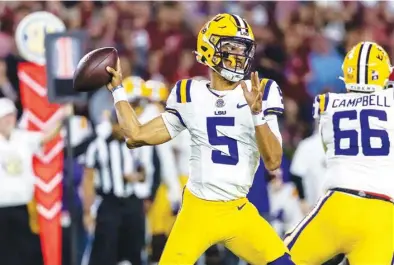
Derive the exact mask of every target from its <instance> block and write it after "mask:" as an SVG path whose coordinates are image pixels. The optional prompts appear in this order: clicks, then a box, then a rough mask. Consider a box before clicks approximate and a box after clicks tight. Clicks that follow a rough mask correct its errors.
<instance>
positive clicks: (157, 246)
mask: <svg viewBox="0 0 394 265" xmlns="http://www.w3.org/2000/svg"><path fill="white" fill-rule="evenodd" d="M144 91H146V92H144V93H143V96H144V98H145V99H146V100H149V103H148V104H147V105H146V107H145V110H144V111H143V112H142V114H141V116H140V117H139V121H140V122H146V121H149V120H151V119H153V118H155V117H157V116H158V115H159V114H160V113H162V112H163V111H164V106H163V104H162V102H165V100H166V99H167V98H168V88H167V87H166V86H165V84H164V83H162V82H160V81H156V80H148V81H146V82H145V89H144ZM172 142H173V140H171V141H169V142H167V143H164V144H161V145H159V146H157V153H158V158H159V161H160V171H161V177H162V182H161V183H160V185H159V187H158V188H157V192H156V195H155V198H154V201H153V203H152V205H151V207H150V209H149V212H148V215H147V217H148V221H149V222H148V223H149V228H150V232H151V234H152V238H151V262H152V264H157V263H158V262H159V259H160V256H161V254H162V252H163V249H164V245H165V243H166V241H167V237H168V233H169V229H170V227H171V226H172V225H170V222H171V220H172V219H173V218H174V216H175V215H176V214H177V211H178V210H179V206H180V200H181V194H182V189H181V185H180V181H179V178H178V174H177V170H176V162H177V161H176V157H175V153H174V152H173V148H172V147H173V143H172Z"/></svg>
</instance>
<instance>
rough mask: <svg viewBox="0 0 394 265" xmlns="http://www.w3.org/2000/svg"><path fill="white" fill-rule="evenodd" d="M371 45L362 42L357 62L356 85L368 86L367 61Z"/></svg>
mask: <svg viewBox="0 0 394 265" xmlns="http://www.w3.org/2000/svg"><path fill="white" fill-rule="evenodd" d="M371 48H372V43H370V42H364V43H363V44H362V45H361V47H360V51H359V55H358V60H357V69H358V73H357V84H368V61H369V54H370V52H371Z"/></svg>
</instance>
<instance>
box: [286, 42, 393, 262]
mask: <svg viewBox="0 0 394 265" xmlns="http://www.w3.org/2000/svg"><path fill="white" fill-rule="evenodd" d="M358 57H359V58H360V59H357V58H358ZM369 57H370V59H368V58H369ZM385 57H387V54H386V55H385V54H382V49H381V48H380V47H379V46H377V45H375V44H373V43H368V42H365V43H361V44H359V45H357V46H356V47H355V48H354V49H353V50H352V51H351V52H350V55H349V54H348V55H347V59H348V60H355V61H356V62H357V61H358V62H357V63H355V64H354V66H355V65H357V68H355V69H356V70H355V71H353V70H354V69H353V68H352V67H353V66H352V64H351V63H349V62H347V60H346V59H345V63H344V65H345V66H346V67H344V72H347V74H346V73H345V78H346V75H347V76H348V78H349V77H351V78H354V79H356V78H357V81H355V80H354V81H355V82H354V83H353V84H349V82H346V80H345V84H346V85H347V89H348V90H349V91H352V90H353V91H356V92H372V93H347V94H333V93H328V94H324V95H320V96H318V97H316V99H315V103H314V113H315V114H314V116H315V118H319V119H320V132H321V136H322V140H323V143H324V145H325V146H326V160H327V171H326V183H325V188H326V189H327V190H328V192H327V193H326V195H325V196H323V197H322V198H321V199H320V201H319V202H318V203H317V205H316V207H315V208H314V209H313V210H312V211H311V212H310V214H309V215H308V216H307V217H306V218H305V219H304V220H303V221H302V222H301V223H300V224H299V225H298V226H297V227H296V228H295V229H294V231H293V232H292V233H291V235H290V236H289V237H288V238H287V239H286V243H287V244H288V247H289V249H290V252H291V255H292V258H293V260H294V262H295V263H296V264H299V265H317V264H322V263H323V262H325V261H327V260H329V259H331V258H332V257H334V256H335V255H337V254H340V253H344V254H346V256H347V258H348V260H349V262H350V264H357V265H384V264H393V262H394V255H393V253H394V200H393V198H394V178H393V170H394V164H393V159H394V150H393V149H394V146H393V144H392V143H394V112H393V109H394V90H393V89H385V90H382V89H380V90H379V89H376V88H377V87H379V86H380V87H381V88H383V87H384V83H385V82H382V83H380V84H379V83H377V82H376V79H377V78H383V80H385V78H388V73H389V71H388V68H389V67H388V66H386V68H385V67H382V68H378V69H376V68H374V67H376V66H379V61H384V60H385ZM374 58H375V60H377V62H376V61H375V62H373V63H371V61H370V60H374ZM360 60H361V62H363V61H366V62H368V63H360ZM361 68H362V69H361ZM365 68H366V69H365ZM368 68H370V69H368ZM371 68H372V69H371ZM349 73H350V74H349ZM385 73H386V75H387V77H386V76H385ZM360 75H362V76H360ZM379 75H381V76H380V77H379ZM382 75H383V76H382ZM351 78H350V79H351ZM361 79H363V80H364V81H360V80H361ZM360 84H361V85H360Z"/></svg>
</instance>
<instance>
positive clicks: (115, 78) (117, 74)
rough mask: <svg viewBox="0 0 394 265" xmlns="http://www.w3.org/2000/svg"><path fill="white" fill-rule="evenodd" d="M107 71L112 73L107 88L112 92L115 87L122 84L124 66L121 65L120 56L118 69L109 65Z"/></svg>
mask: <svg viewBox="0 0 394 265" xmlns="http://www.w3.org/2000/svg"><path fill="white" fill-rule="evenodd" d="M107 72H108V73H110V74H111V75H112V79H111V82H109V83H108V84H107V88H108V89H109V90H110V91H111V92H112V90H113V89H114V88H115V87H118V86H120V85H121V84H122V80H123V78H122V68H121V67H120V60H119V58H118V62H117V64H116V70H115V69H113V68H112V67H109V66H107Z"/></svg>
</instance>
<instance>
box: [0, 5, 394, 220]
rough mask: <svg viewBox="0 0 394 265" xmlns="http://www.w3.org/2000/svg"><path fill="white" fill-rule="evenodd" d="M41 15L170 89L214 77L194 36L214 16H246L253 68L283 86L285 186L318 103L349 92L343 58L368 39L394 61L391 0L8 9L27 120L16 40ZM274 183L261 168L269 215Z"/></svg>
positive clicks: (13, 65)
mask: <svg viewBox="0 0 394 265" xmlns="http://www.w3.org/2000/svg"><path fill="white" fill-rule="evenodd" d="M39 10H46V11H49V12H52V13H54V14H55V15H57V16H58V17H59V18H61V19H62V20H63V21H64V22H65V24H66V25H67V29H68V30H72V29H84V30H86V31H87V32H88V34H89V36H90V40H91V41H90V47H89V49H94V48H99V47H104V46H114V47H116V48H117V49H118V51H119V54H120V57H121V59H122V62H123V65H124V71H125V73H124V76H129V75H134V76H140V77H142V78H143V79H144V80H149V79H153V80H160V81H163V82H165V83H166V84H167V86H168V88H171V87H172V86H173V84H174V83H175V82H176V81H177V80H179V79H181V78H191V77H195V76H207V69H206V68H205V67H204V66H202V65H199V64H198V63H197V62H196V61H195V60H194V55H193V53H192V51H193V50H194V47H195V42H196V38H195V36H196V34H197V32H198V31H199V29H200V28H201V26H202V25H203V23H204V22H205V21H206V20H207V19H208V18H210V17H212V16H213V15H215V14H217V13H220V12H229V13H236V14H238V15H241V16H243V17H245V19H246V20H247V21H248V22H249V23H250V24H251V26H252V28H253V31H254V34H255V37H256V42H257V53H256V56H255V60H254V66H253V68H254V70H257V71H258V72H259V74H260V77H261V78H262V77H264V78H271V79H274V80H275V81H277V83H278V84H279V85H280V87H281V89H282V91H283V95H284V104H285V113H284V116H283V117H282V118H281V120H280V126H281V132H282V137H283V148H284V157H283V163H282V171H283V179H284V181H285V182H286V181H289V180H290V173H289V167H290V164H291V161H292V157H293V154H294V152H295V150H296V148H297V145H298V143H299V142H300V141H301V140H302V139H304V138H306V137H307V136H309V135H310V134H311V133H312V131H313V121H312V116H311V107H312V99H313V98H314V96H316V95H317V94H319V93H323V92H327V91H331V92H344V86H343V83H342V81H340V80H339V79H338V76H341V64H342V59H343V56H344V54H345V52H346V51H347V50H348V49H349V48H350V47H351V46H352V45H354V44H356V43H357V42H359V41H364V40H369V41H376V42H378V43H379V44H380V45H382V46H383V47H385V48H386V49H387V51H388V52H389V54H390V55H391V56H393V55H394V30H393V29H394V27H393V23H394V4H393V3H390V2H378V1H360V2H355V1H352V2H345V1H314V2H299V1H291V2H235V1H232V2H198V1H193V2H109V1H101V2H92V1H83V2H76V1H63V2H62V1H51V2H1V3H0V22H1V24H0V29H1V32H0V88H1V89H0V96H6V97H9V98H11V99H12V100H13V101H14V102H15V103H16V104H17V106H18V111H19V116H20V117H21V116H22V112H23V111H22V104H21V100H20V95H19V80H18V75H17V64H18V62H21V61H22V59H21V58H20V57H19V56H18V52H17V49H16V46H15V42H14V38H13V36H14V33H15V28H16V26H17V25H18V22H19V21H20V20H21V19H22V18H23V17H24V16H26V15H27V14H29V13H32V12H34V11H39ZM97 98H98V97H97V96H96V97H95V96H94V95H93V93H92V94H91V95H89V101H88V102H85V103H84V104H78V105H77V106H75V108H76V114H77V115H80V116H85V117H86V118H87V119H88V120H89V121H90V122H91V123H92V124H95V123H97V121H98V120H99V119H100V117H101V114H102V113H101V112H102V111H103V110H104V109H103V107H102V106H101V104H100V103H99V102H101V101H99V100H98V99H97ZM201 107H203V106H201ZM76 133H78V132H76ZM75 164H76V170H75V174H78V173H79V174H80V165H79V164H78V162H77V161H75ZM267 176H268V174H267V172H264V169H263V167H261V168H260V169H259V171H258V173H257V175H256V180H255V183H254V185H253V187H252V190H251V194H250V199H251V200H252V201H253V202H254V203H255V204H256V206H257V207H258V209H259V211H260V212H261V214H263V215H264V216H267V218H270V214H269V212H270V209H269V202H268V198H267V191H266V180H267V179H269V178H268V177H267Z"/></svg>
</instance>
